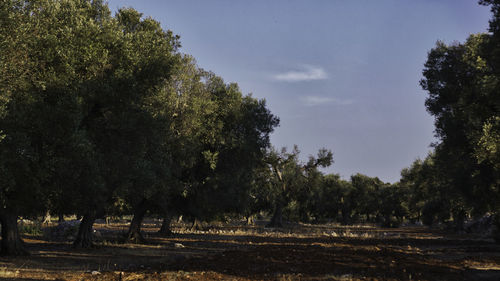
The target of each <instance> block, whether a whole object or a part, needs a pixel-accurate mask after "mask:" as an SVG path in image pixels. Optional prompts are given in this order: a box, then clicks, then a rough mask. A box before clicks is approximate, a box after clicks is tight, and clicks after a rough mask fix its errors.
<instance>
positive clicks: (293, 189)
mask: <svg viewBox="0 0 500 281" xmlns="http://www.w3.org/2000/svg"><path fill="white" fill-rule="evenodd" d="M480 3H481V4H483V5H490V6H491V8H492V12H493V19H492V20H491V22H490V32H489V33H485V34H476V35H472V36H471V37H470V38H469V39H468V40H467V42H465V43H463V44H461V43H454V44H451V45H446V44H444V43H441V42H438V44H437V45H436V47H435V48H434V49H432V50H431V51H430V52H429V54H428V61H427V62H426V64H425V68H424V72H423V74H424V79H423V80H422V81H421V84H422V87H423V88H424V89H425V90H426V91H427V92H428V93H429V96H428V98H427V100H426V107H427V109H428V111H429V112H430V113H431V114H432V115H433V116H435V123H436V136H437V137H438V138H439V142H437V143H436V144H434V151H433V152H432V153H431V154H429V156H428V157H427V158H426V159H424V160H416V161H415V162H414V163H413V164H412V166H411V167H409V168H405V169H403V171H402V173H401V176H402V177H401V181H400V182H397V183H394V184H389V183H384V182H382V181H381V180H379V179H378V178H376V177H368V176H366V175H362V174H356V175H353V176H351V178H350V179H349V180H344V179H342V178H341V177H340V176H339V175H336V174H327V175H326V174H324V173H323V172H321V170H320V168H321V167H327V166H330V165H331V164H332V163H333V153H332V152H331V151H330V150H327V149H324V148H323V149H320V150H319V151H318V154H317V155H316V156H310V157H309V159H308V160H307V161H305V162H304V161H301V160H300V157H299V149H298V148H297V147H294V148H293V149H292V150H291V151H288V150H287V149H285V148H283V149H281V150H279V151H278V150H276V149H274V148H272V147H271V146H270V140H269V135H270V134H271V133H272V132H273V130H274V129H275V128H276V127H277V126H278V124H279V119H278V117H276V116H275V115H273V114H272V113H271V112H270V111H269V109H268V108H267V107H266V103H265V101H264V100H259V99H256V98H254V97H252V96H251V95H244V94H242V93H241V91H240V89H239V88H238V85H237V84H235V83H226V82H224V80H223V79H222V78H221V77H219V76H217V75H216V74H214V73H212V72H210V71H206V70H203V69H201V68H199V67H198V66H197V65H196V62H195V60H194V58H193V57H191V56H189V55H188V54H183V53H181V52H180V51H179V48H180V46H181V45H180V38H179V36H177V35H175V34H174V33H173V32H172V31H170V30H165V29H163V28H162V27H161V25H160V23H159V22H157V21H155V20H153V19H151V18H144V17H143V16H142V14H141V13H139V12H138V11H136V10H134V9H132V8H126V9H120V10H119V11H118V12H117V13H116V14H114V15H112V14H111V12H110V10H109V8H108V7H107V5H106V4H105V3H103V1H101V0H93V1H88V0H38V1H29V0H28V1H25V0H7V1H3V2H2V3H1V4H0V38H1V39H2V40H1V42H0V175H1V176H0V202H1V206H0V223H1V227H2V233H1V234H2V240H1V244H0V246H1V248H0V250H1V253H2V254H6V255H22V254H27V252H26V250H25V249H24V246H23V242H22V240H21V238H20V235H19V231H18V228H17V220H18V218H19V217H20V216H23V217H36V216H40V215H42V214H44V213H45V212H47V211H49V212H51V213H53V214H57V215H61V216H62V215H70V214H77V215H78V216H80V217H81V223H80V225H79V230H78V234H77V236H76V239H75V241H74V242H73V245H74V246H75V247H91V246H92V227H93V224H94V222H95V220H96V219H98V218H101V217H103V216H107V215H121V214H132V215H133V218H132V221H131V223H130V226H129V230H128V233H127V237H126V238H127V240H129V241H132V242H141V241H142V240H143V237H142V236H141V223H142V220H143V218H144V216H145V215H147V214H148V213H150V214H156V215H158V216H160V217H163V218H165V220H164V222H165V225H166V226H168V223H169V221H170V218H171V217H172V216H173V215H174V214H175V215H183V216H184V217H187V218H189V219H191V220H192V221H193V222H196V221H203V220H205V221H207V220H211V219H214V218H217V217H220V216H221V215H223V214H232V215H238V216H244V217H246V218H248V220H249V222H250V221H251V218H253V217H254V216H255V215H256V214H259V213H262V212H265V213H268V214H270V216H271V219H270V223H269V226H272V227H280V226H282V225H283V220H284V219H285V220H288V221H301V222H326V221H338V222H341V223H344V224H351V223H355V222H374V223H380V224H381V225H384V226H398V225H399V224H401V223H402V222H403V221H405V220H408V221H414V222H416V221H423V222H424V223H426V224H429V225H431V224H433V223H436V222H447V221H450V222H453V223H454V224H456V225H457V227H458V228H460V227H462V225H463V222H464V220H465V219H466V218H468V217H471V216H481V215H484V214H485V213H486V212H492V213H498V212H499V211H500V210H499V208H500V207H499V205H500V203H499V202H500V198H499V197H500V191H499V190H500V189H499V182H500V177H499V171H500V164H499V163H500V161H499V160H500V156H499V155H500V154H499V147H498V146H499V144H500V128H499V127H500V114H499V112H500V109H499V106H500V101H499V99H500V94H499V88H498V87H499V83H500V79H499V78H500V73H499V66H500V64H499V61H498V60H499V56H500V55H499V54H500V51H499V50H500V44H499V43H500V42H499V36H500V35H499V34H500V33H499V32H498V29H499V26H500V24H499V22H500V21H499V18H500V16H499V15H500V13H499V12H500V1H493V0H492V1H481V2H480ZM497 218H498V216H497ZM499 225H500V224H499ZM162 229H163V228H162ZM167 229H168V228H167V227H165V229H164V230H167Z"/></svg>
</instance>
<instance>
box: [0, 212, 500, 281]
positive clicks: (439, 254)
mask: <svg viewBox="0 0 500 281" xmlns="http://www.w3.org/2000/svg"><path fill="white" fill-rule="evenodd" d="M158 227H159V225H157V224H156V223H155V222H154V221H151V222H150V223H149V224H146V225H145V227H144V230H145V233H144V234H145V236H146V238H147V243H146V244H141V245H138V244H124V243H122V242H120V237H121V235H122V233H123V232H124V231H125V229H126V225H124V224H114V225H111V226H105V225H96V229H97V230H98V231H99V232H100V233H101V235H100V238H99V241H98V242H97V243H96V244H97V247H96V248H95V249H88V250H75V249H72V248H71V244H70V242H68V241H50V240H49V239H46V238H43V237H35V236H25V237H24V238H25V239H24V240H25V242H26V246H27V248H28V250H29V251H30V252H31V253H32V254H31V256H29V257H17V258H9V257H2V258H0V281H1V280H23V281H28V280H221V279H223V280H500V245H498V244H495V243H494V242H493V241H492V240H488V239H483V238H481V237H477V236H476V237H475V236H471V235H452V234H447V233H445V232H442V231H437V230H430V229H428V228H424V227H404V228H399V229H381V228H375V227H367V226H360V227H340V226H335V225H321V226H311V225H291V226H288V227H286V228H284V229H279V230H278V229H265V228H264V227H262V226H253V227H246V226H224V225H219V226H210V227H208V228H207V229H209V230H208V231H204V232H203V231H201V232H189V231H186V230H185V229H186V228H185V226H182V225H177V226H176V227H174V231H175V234H174V235H173V236H171V237H161V236H159V235H157V234H156V231H158Z"/></svg>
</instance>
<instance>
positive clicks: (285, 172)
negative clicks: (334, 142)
mask: <svg viewBox="0 0 500 281" xmlns="http://www.w3.org/2000/svg"><path fill="white" fill-rule="evenodd" d="M298 155H299V150H298V147H297V146H294V148H293V150H292V151H291V152H287V150H286V148H283V149H282V150H281V152H280V153H278V152H277V151H275V150H274V149H272V150H271V151H270V152H269V154H268V156H267V157H266V161H267V162H268V164H269V166H270V168H271V169H272V171H273V174H274V180H273V181H274V186H275V192H274V194H275V195H274V199H273V201H274V212H273V216H272V218H271V221H270V222H269V224H268V226H269V227H282V226H283V209H284V208H285V207H286V206H287V205H289V204H290V203H293V204H298V200H299V199H300V198H299V197H298V196H300V195H303V194H304V193H307V191H306V192H304V190H303V189H304V188H307V183H306V182H307V180H308V179H309V177H310V176H312V175H315V174H316V173H315V171H316V169H317V168H318V167H328V166H330V165H331V164H332V163H333V154H332V152H331V151H329V150H327V149H325V148H322V149H320V150H319V151H318V154H317V157H313V156H311V157H309V160H308V162H307V163H305V164H304V163H301V162H300V160H299V159H298ZM307 190H308V189H307ZM299 216H301V215H300V214H299Z"/></svg>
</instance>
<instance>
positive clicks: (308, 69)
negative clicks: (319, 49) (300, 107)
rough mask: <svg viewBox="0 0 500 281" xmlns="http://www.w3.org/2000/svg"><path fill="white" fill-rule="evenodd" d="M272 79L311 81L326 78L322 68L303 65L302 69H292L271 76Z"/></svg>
mask: <svg viewBox="0 0 500 281" xmlns="http://www.w3.org/2000/svg"><path fill="white" fill-rule="evenodd" d="M273 78H274V80H278V81H285V82H301V81H312V80H324V79H327V78H328V77H327V75H326V72H325V70H324V69H323V68H321V67H317V66H312V65H304V66H302V70H299V71H297V70H292V71H288V72H284V73H280V74H276V75H274V76H273Z"/></svg>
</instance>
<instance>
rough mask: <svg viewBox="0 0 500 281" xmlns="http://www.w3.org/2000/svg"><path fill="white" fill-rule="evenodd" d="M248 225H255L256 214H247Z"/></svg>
mask: <svg viewBox="0 0 500 281" xmlns="http://www.w3.org/2000/svg"><path fill="white" fill-rule="evenodd" d="M247 225H255V215H248V216H247Z"/></svg>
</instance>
